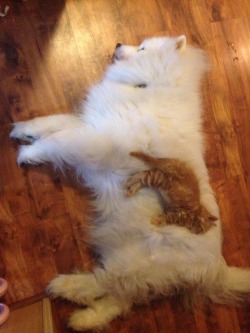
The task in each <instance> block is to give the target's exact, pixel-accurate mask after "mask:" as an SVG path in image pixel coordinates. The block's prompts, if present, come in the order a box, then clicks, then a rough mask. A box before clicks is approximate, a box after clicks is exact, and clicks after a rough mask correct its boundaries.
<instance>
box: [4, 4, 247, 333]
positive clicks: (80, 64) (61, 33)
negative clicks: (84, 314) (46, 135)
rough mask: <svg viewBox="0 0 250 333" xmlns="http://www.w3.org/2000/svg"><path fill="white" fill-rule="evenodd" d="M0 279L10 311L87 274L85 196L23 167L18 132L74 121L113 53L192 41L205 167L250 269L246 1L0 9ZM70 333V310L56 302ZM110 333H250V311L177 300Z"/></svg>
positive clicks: (227, 249) (236, 249)
mask: <svg viewBox="0 0 250 333" xmlns="http://www.w3.org/2000/svg"><path fill="white" fill-rule="evenodd" d="M6 4H7V5H9V7H10V9H9V12H8V13H7V15H6V16H5V17H0V103H1V104H0V246H1V247H0V276H4V277H6V278H7V279H8V281H9V283H10V288H9V293H8V295H7V296H6V297H5V302H6V303H8V304H9V305H10V306H11V307H12V308H14V307H17V306H21V305H22V304H24V303H25V302H26V301H27V299H29V298H34V299H37V298H39V297H41V295H42V294H43V292H44V288H45V287H46V285H47V283H48V282H49V281H50V279H52V278H53V277H54V276H55V275H56V274H57V273H69V272H71V271H72V270H74V269H76V268H78V269H89V268H91V265H92V260H93V258H92V257H91V253H90V251H89V249H88V248H87V247H86V245H85V243H84V242H83V237H82V233H83V232H82V226H84V225H85V224H86V220H87V219H86V217H87V214H88V213H89V211H90V207H89V203H88V192H87V190H86V189H84V188H80V187H79V186H77V184H76V182H75V181H74V179H73V178H72V177H69V178H67V180H66V179H65V177H63V175H61V174H58V173H54V172H53V171H52V170H51V168H50V167H49V166H41V167H28V166H25V167H22V168H18V166H17V164H16V157H17V144H16V143H15V142H12V141H11V140H10V139H9V131H10V127H11V123H12V122H14V121H20V120H26V119H29V118H31V117H34V116H38V115H39V116H42V115H48V114H56V113H63V112H65V113H66V112H72V110H75V109H77V107H78V106H79V103H80V101H81V100H82V99H83V98H84V96H85V94H86V91H87V90H88V88H89V86H90V85H91V84H93V83H95V82H96V81H98V80H99V79H100V78H101V77H102V74H103V72H104V69H105V68H106V65H107V64H108V63H109V61H110V57H111V55H112V51H113V49H114V46H115V45H116V43H117V42H122V43H135V44H136V43H138V42H140V41H141V40H142V39H143V38H144V37H146V36H152V35H154V36H157V35H174V36H175V35H178V34H186V35H187V38H188V41H189V43H191V44H194V45H199V46H200V47H202V48H204V49H205V50H206V51H207V53H208V56H209V58H210V61H211V71H210V73H209V74H208V75H207V77H206V79H205V82H204V85H203V96H204V108H205V114H204V134H205V137H206V142H207V150H206V161H207V166H208V169H209V173H210V177H211V184H212V186H213V188H214V190H215V192H216V195H217V199H218V203H219V206H220V209H221V216H222V221H223V230H224V247H223V251H224V254H225V257H226V259H227V261H228V263H230V264H234V265H241V266H250V197H249V191H250V1H249V0H67V1H66V0H65V1H64V0H51V1H50V0H41V1H40V0H28V1H25V2H24V1H18V0H16V1H14V0H13V1H8V0H6V1H5V0H0V8H2V7H3V6H4V5H6ZM53 307H54V309H55V311H56V312H57V313H58V314H59V317H60V318H61V319H60V320H59V321H58V322H59V323H60V324H59V325H61V326H60V327H61V328H60V331H61V332H63V333H66V332H69V331H68V330H67V329H66V328H65V322H66V317H67V314H68V312H69V310H70V309H71V308H72V307H73V306H72V305H71V304H65V303H62V302H60V301H56V302H54V304H53ZM105 332H107V333H118V332H120V333H130V332H136V333H139V332H143V333H156V332H158V333H160V332H161V333H164V332H171V333H182V332H183V333H184V332H185V333H189V332H190V333H193V332H199V333H210V332H213V333H217V332H220V333H224V332H228V333H229V332H230V333H239V332H242V333H243V332H244V333H247V332H248V333H249V332H250V303H248V304H247V305H246V306H244V307H242V308H240V309H235V308H229V307H223V306H211V307H209V308H207V309H206V310H205V311H200V312H198V313H186V312H184V311H183V309H182V307H181V305H180V303H179V301H178V298H176V299H173V300H164V301H159V302H156V303H153V304H152V305H151V306H148V307H141V308H136V309H135V311H134V312H133V313H131V314H130V315H129V316H128V317H127V318H125V319H120V320H116V321H114V322H113V323H112V324H111V326H110V328H107V329H106V330H105Z"/></svg>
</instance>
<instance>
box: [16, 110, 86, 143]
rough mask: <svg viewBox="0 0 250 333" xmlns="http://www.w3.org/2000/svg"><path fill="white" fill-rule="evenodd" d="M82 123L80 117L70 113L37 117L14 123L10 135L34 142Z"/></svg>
mask: <svg viewBox="0 0 250 333" xmlns="http://www.w3.org/2000/svg"><path fill="white" fill-rule="evenodd" d="M81 124H82V121H81V120H80V119H79V118H78V117H76V116H74V115H70V114H59V115H51V116H47V117H37V118H34V119H31V120H28V121H20V122H17V123H15V124H13V129H12V131H11V133H10V137H11V138H14V139H21V140H25V141H28V142H33V141H35V140H37V139H39V138H40V137H44V136H47V135H49V134H51V133H53V132H57V131H61V130H65V129H70V128H75V127H79V126H81Z"/></svg>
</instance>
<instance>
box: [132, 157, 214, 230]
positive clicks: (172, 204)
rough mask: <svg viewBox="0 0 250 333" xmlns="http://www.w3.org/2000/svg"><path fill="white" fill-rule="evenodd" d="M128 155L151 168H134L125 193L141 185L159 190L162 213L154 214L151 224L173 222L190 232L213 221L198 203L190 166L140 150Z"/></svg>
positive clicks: (210, 225)
mask: <svg viewBox="0 0 250 333" xmlns="http://www.w3.org/2000/svg"><path fill="white" fill-rule="evenodd" d="M130 155H132V156H134V157H136V158H138V159H140V160H142V161H143V162H145V163H146V164H147V165H148V166H149V167H150V168H151V169H150V170H145V171H142V172H138V173H136V174H135V175H133V176H132V177H130V178H129V179H128V180H127V182H126V188H127V190H126V196H132V195H134V194H135V193H136V192H138V191H139V190H140V189H141V188H143V187H152V188H154V189H155V190H157V191H158V192H159V194H160V195H161V197H162V200H163V204H164V213H162V214H159V215H157V216H154V217H153V219H152V221H151V222H152V223H153V224H155V225H159V226H162V225H166V224H177V225H180V226H184V227H186V228H188V229H189V230H190V231H191V232H192V233H195V234H201V233H205V232H206V231H208V230H209V229H210V228H211V227H212V226H214V225H215V223H214V221H216V220H217V218H216V217H215V216H213V215H211V214H210V213H209V212H208V211H207V209H206V208H205V207H204V206H203V205H202V204H201V203H200V190H199V183H198V180H197V178H196V176H195V174H194V173H193V172H192V170H191V169H190V168H189V167H188V166H187V165H186V164H185V163H184V162H182V161H180V160H178V159H173V158H154V157H151V156H149V155H146V154H144V153H141V152H132V153H130Z"/></svg>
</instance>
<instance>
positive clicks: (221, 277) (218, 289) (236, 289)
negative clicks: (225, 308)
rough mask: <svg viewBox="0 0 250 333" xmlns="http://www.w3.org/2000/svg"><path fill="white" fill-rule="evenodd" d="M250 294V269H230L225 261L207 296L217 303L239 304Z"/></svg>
mask: <svg viewBox="0 0 250 333" xmlns="http://www.w3.org/2000/svg"><path fill="white" fill-rule="evenodd" d="M249 292H250V269H248V268H238V267H229V266H227V264H226V263H225V261H224V260H223V261H222V262H221V265H220V271H219V273H218V275H217V277H216V278H215V279H214V281H213V283H212V286H211V288H208V290H207V296H208V298H210V299H211V300H212V301H213V302H215V303H222V304H237V303H239V302H240V301H242V299H244V298H245V297H246V296H247V293H249Z"/></svg>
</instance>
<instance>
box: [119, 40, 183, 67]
mask: <svg viewBox="0 0 250 333" xmlns="http://www.w3.org/2000/svg"><path fill="white" fill-rule="evenodd" d="M185 47H186V37H185V36H184V35H182V36H179V37H177V38H168V37H155V38H148V39H146V40H144V41H143V42H142V43H141V44H140V45H139V46H131V45H124V44H120V43H118V44H117V45H116V49H115V53H114V61H126V60H129V59H131V58H134V59H140V58H141V57H145V54H147V55H149V56H150V54H151V55H152V54H153V53H161V52H164V53H165V52H171V53H173V52H174V51H175V50H178V51H177V52H180V51H184V49H185ZM143 53H144V54H143Z"/></svg>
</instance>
